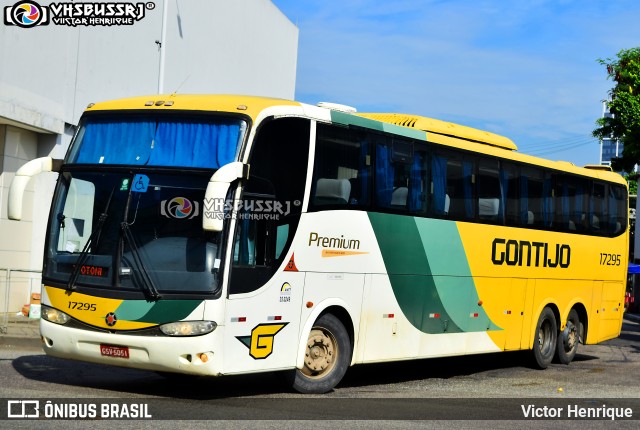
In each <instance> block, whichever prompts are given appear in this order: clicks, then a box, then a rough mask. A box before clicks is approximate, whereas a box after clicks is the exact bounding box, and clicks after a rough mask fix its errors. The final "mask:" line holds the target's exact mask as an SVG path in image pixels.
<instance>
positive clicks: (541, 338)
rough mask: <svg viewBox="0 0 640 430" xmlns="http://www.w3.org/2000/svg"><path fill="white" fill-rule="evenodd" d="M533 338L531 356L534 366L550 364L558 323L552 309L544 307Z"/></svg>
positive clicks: (543, 366)
mask: <svg viewBox="0 0 640 430" xmlns="http://www.w3.org/2000/svg"><path fill="white" fill-rule="evenodd" d="M535 336H536V337H535V339H534V341H533V358H534V361H535V365H536V367H538V368H540V369H546V368H547V367H549V364H551V360H553V356H554V354H555V352H556V343H557V337H558V325H557V323H556V317H555V315H554V314H553V311H552V310H551V309H549V308H544V309H543V310H542V313H541V314H540V318H538V324H536V332H535Z"/></svg>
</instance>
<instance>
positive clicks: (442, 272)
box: [368, 213, 499, 334]
mask: <svg viewBox="0 0 640 430" xmlns="http://www.w3.org/2000/svg"><path fill="white" fill-rule="evenodd" d="M368 215H369V220H370V221H371V225H372V227H373V231H374V233H375V235H376V239H377V240H378V245H379V247H380V251H381V253H382V258H383V260H384V263H385V267H386V270H387V273H388V276H389V281H390V282H391V287H392V288H393V293H394V295H395V297H396V300H397V301H398V304H399V305H400V309H401V310H402V312H403V313H404V315H405V316H406V318H407V319H408V320H409V321H410V322H411V324H412V325H413V326H414V327H416V328H417V329H419V330H421V331H422V332H425V333H430V334H436V333H459V332H476V331H486V330H499V327H497V326H496V325H495V324H493V323H492V322H491V320H490V319H489V317H488V315H487V314H486V312H485V311H484V310H483V309H482V308H480V307H479V306H478V305H477V302H478V300H479V297H478V293H477V291H476V288H475V284H474V282H473V278H472V277H471V270H470V268H469V265H468V263H467V258H466V254H465V252H464V247H463V245H462V240H461V239H460V234H459V232H458V229H457V227H456V224H455V223H453V222H450V221H442V220H433V219H428V218H414V217H410V216H399V215H389V214H379V213H369V214H368ZM398 250H403V252H399V251H398ZM475 313H477V314H478V316H477V317H475V316H474V315H473V314H475Z"/></svg>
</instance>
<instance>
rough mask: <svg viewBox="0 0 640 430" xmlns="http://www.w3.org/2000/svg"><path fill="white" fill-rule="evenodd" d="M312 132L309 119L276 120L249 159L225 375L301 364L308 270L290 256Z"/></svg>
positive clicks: (266, 124)
mask: <svg viewBox="0 0 640 430" xmlns="http://www.w3.org/2000/svg"><path fill="white" fill-rule="evenodd" d="M310 135H311V134H310V121H309V120H308V119H303V118H292V117H284V118H269V119H265V120H264V121H263V122H262V123H260V124H258V125H257V132H256V137H255V140H254V142H253V145H252V146H251V153H250V156H248V158H246V161H247V162H248V164H249V165H250V166H251V167H250V177H249V180H248V181H247V182H246V184H244V190H243V195H242V198H241V199H240V201H239V202H235V203H236V204H235V208H234V209H235V211H234V212H233V214H234V216H235V217H236V219H234V220H230V222H235V223H236V224H235V233H234V238H233V245H232V247H233V249H232V255H231V261H230V265H231V270H230V277H229V279H228V283H227V288H228V290H227V296H228V299H227V305H226V316H225V324H226V326H225V334H224V359H223V362H224V369H223V373H227V374H228V373H243V372H255V371H262V370H277V369H284V368H293V367H294V366H295V361H296V352H297V348H298V345H299V337H298V335H299V332H300V327H299V326H300V313H301V308H302V299H303V293H304V283H305V273H304V272H298V271H297V270H291V269H290V268H289V266H290V265H289V261H290V259H292V255H291V252H290V247H291V244H292V242H293V238H294V236H295V234H296V231H297V228H298V224H299V222H300V217H301V213H302V204H301V202H302V201H303V200H304V191H305V184H306V178H307V166H308V158H309V145H310ZM245 157H247V155H245ZM293 267H294V268H295V264H294V265H293Z"/></svg>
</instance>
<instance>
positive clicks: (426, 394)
mask: <svg viewBox="0 0 640 430" xmlns="http://www.w3.org/2000/svg"><path fill="white" fill-rule="evenodd" d="M527 361H528V355H527V354H526V353H520V352H519V353H501V354H490V355H479V356H467V357H452V358H443V359H431V360H417V361H407V362H401V363H388V364H375V365H363V366H355V367H353V368H351V369H350V370H349V372H348V373H347V376H346V377H345V379H344V380H343V381H342V383H341V384H340V385H339V386H338V387H337V388H336V390H334V391H333V392H332V393H329V394H326V395H323V396H304V395H300V394H296V393H293V392H291V391H290V390H289V388H288V387H287V386H286V384H285V383H284V380H283V378H282V375H280V374H256V375H246V376H235V377H221V378H200V377H186V378H176V379H166V378H164V377H162V376H159V375H156V374H155V373H153V372H147V371H141V370H134V369H125V368H116V367H109V366H102V365H94V364H89V363H79V362H73V361H67V360H60V359H56V358H52V357H47V356H45V355H44V354H43V353H42V351H40V350H39V349H36V348H32V347H28V346H25V345H24V344H23V345H21V346H20V345H16V346H13V345H7V344H5V345H2V346H1V347H0V397H2V398H4V399H5V400H6V399H40V400H41V403H43V404H44V403H45V402H46V401H47V400H50V401H52V403H54V404H65V403H67V404H68V403H76V404H96V405H97V406H95V407H97V408H98V409H99V408H100V407H101V404H102V403H122V401H124V402H125V403H128V404H131V403H140V404H144V405H147V408H148V412H149V414H151V415H153V417H154V418H156V419H154V420H138V421H124V422H122V421H118V422H117V423H119V424H118V427H120V428H121V427H128V426H132V427H135V428H147V427H148V428H176V426H177V425H180V426H181V427H182V426H188V427H189V428H200V427H202V428H211V424H212V423H211V422H210V421H204V420H217V424H218V425H217V427H220V428H255V427H256V426H258V427H260V428H274V429H275V428H278V429H283V428H299V427H301V426H304V427H307V426H309V425H312V426H313V427H314V428H360V427H361V428H367V429H370V428H403V429H404V428H514V427H516V428H520V427H524V426H528V424H527V422H526V421H523V419H524V420H531V418H524V414H525V410H526V408H527V407H529V406H531V405H535V406H536V407H537V408H540V409H538V411H539V412H538V413H539V415H540V418H543V417H542V416H541V414H544V413H546V412H545V411H544V408H545V406H546V408H547V412H549V413H550V412H552V411H551V409H553V408H556V410H557V408H563V410H562V411H560V417H561V418H563V419H564V418H567V414H568V412H569V411H568V409H569V408H574V411H578V410H579V409H580V408H591V410H592V411H595V410H596V409H602V410H603V411H602V413H603V414H605V413H613V412H605V409H606V410H607V411H614V412H615V411H624V410H626V409H627V408H628V409H630V410H631V412H632V418H634V420H637V419H639V417H640V386H639V384H638V379H639V378H640V325H638V323H635V322H631V321H627V320H625V323H624V325H623V332H622V334H621V336H620V337H619V338H618V339H614V340H611V341H608V342H605V343H603V344H600V345H589V346H584V345H581V346H580V349H579V351H578V354H577V356H576V359H575V360H574V362H573V363H571V364H570V365H569V366H565V365H560V364H552V365H551V366H550V367H549V368H548V369H547V370H544V371H540V370H535V369H532V368H530V367H529V366H528V365H527ZM603 405H604V407H603ZM5 407H6V406H5V405H0V411H3V409H2V408H5ZM523 407H524V408H525V409H523ZM4 413H5V414H6V409H4ZM577 413H578V412H575V414H577ZM4 416H6V415H4ZM569 418H572V417H569ZM157 419H161V420H162V421H159V420H157ZM169 419H178V420H179V421H168V420H169ZM445 420H447V421H445ZM450 420H458V421H450ZM533 422H535V425H536V427H537V428H557V426H558V421H553V420H535V421H533ZM25 423H27V424H28V423H29V421H27V420H4V421H0V428H24V424H25ZM115 423H116V421H112V420H98V421H92V423H91V427H93V428H102V427H104V428H110V429H111V428H113V425H114V424H115ZM86 424H87V422H86V421H84V422H83V421H73V422H70V421H49V422H48V423H47V425H48V427H51V428H63V427H64V428H75V426H79V427H78V428H84V427H86ZM562 425H563V427H569V428H574V427H575V428H580V429H589V428H602V426H603V425H615V427H616V428H634V429H635V428H637V427H638V422H637V421H624V420H622V421H621V420H616V421H615V422H612V421H611V420H605V421H602V420H587V421H582V420H575V419H570V420H564V421H562Z"/></svg>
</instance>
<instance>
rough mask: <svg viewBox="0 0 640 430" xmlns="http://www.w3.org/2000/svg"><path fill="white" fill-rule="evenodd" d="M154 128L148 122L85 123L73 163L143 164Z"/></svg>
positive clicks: (151, 123) (145, 161)
mask: <svg viewBox="0 0 640 430" xmlns="http://www.w3.org/2000/svg"><path fill="white" fill-rule="evenodd" d="M155 129H156V123H155V122H149V121H140V122H138V121H136V122H124V121H118V122H103V121H100V122H91V123H88V124H86V125H85V126H84V137H83V138H82V146H81V147H80V151H79V152H78V155H77V156H76V160H75V162H76V163H91V164H101V163H104V164H147V161H149V152H150V151H151V142H152V141H153V135H154V133H155Z"/></svg>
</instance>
